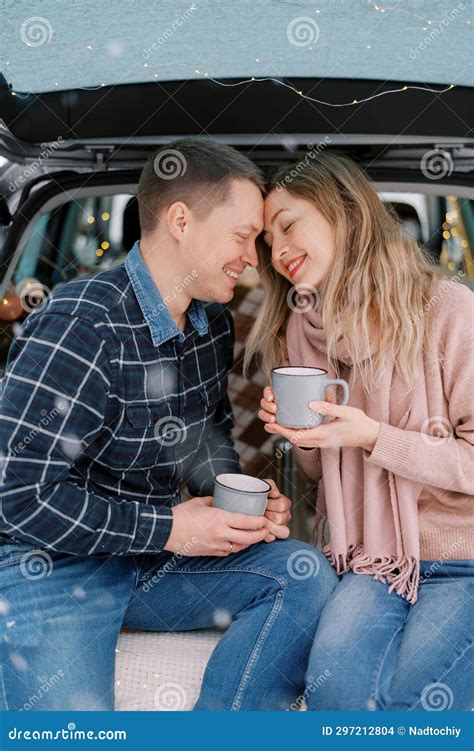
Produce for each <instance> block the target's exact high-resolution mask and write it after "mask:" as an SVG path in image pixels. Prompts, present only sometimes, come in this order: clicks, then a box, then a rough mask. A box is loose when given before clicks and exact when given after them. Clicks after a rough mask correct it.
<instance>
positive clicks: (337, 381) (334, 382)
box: [326, 378, 349, 406]
mask: <svg viewBox="0 0 474 751" xmlns="http://www.w3.org/2000/svg"><path fill="white" fill-rule="evenodd" d="M326 384H327V385H328V386H342V389H343V391H344V396H343V397H342V402H341V405H342V406H344V405H345V404H347V402H348V401H349V386H348V385H347V383H346V381H343V380H342V378H328V379H327V381H326Z"/></svg>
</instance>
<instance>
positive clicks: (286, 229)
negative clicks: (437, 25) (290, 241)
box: [283, 222, 294, 235]
mask: <svg viewBox="0 0 474 751" xmlns="http://www.w3.org/2000/svg"><path fill="white" fill-rule="evenodd" d="M293 225H294V222H290V223H289V224H287V225H286V227H284V228H283V234H284V235H286V233H287V232H288V230H289V229H290V228H291V227H292V226H293Z"/></svg>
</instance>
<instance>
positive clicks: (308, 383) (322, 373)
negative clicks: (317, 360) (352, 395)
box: [272, 366, 349, 428]
mask: <svg viewBox="0 0 474 751" xmlns="http://www.w3.org/2000/svg"><path fill="white" fill-rule="evenodd" d="M327 375H328V372H327V370H323V369H322V368H312V367H306V366H289V367H280V368H273V370H272V389H273V394H274V397H275V402H276V404H277V405H278V412H277V413H276V420H277V422H278V424H279V425H283V426H284V427H287V428H314V427H316V426H317V425H320V424H321V423H322V421H323V420H324V415H321V414H320V413H318V412H314V411H313V410H312V409H311V408H310V406H309V404H310V402H313V401H324V399H325V395H326V389H327V388H328V386H332V385H336V386H341V388H342V389H343V391H344V396H343V400H342V402H341V404H347V402H348V401H349V386H348V385H347V383H346V381H344V380H342V378H328V377H327Z"/></svg>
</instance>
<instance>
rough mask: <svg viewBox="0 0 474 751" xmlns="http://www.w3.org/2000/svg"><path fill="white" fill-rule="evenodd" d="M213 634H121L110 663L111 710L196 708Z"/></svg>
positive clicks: (217, 634)
mask: <svg viewBox="0 0 474 751" xmlns="http://www.w3.org/2000/svg"><path fill="white" fill-rule="evenodd" d="M221 636H222V631H220V630H217V629H203V630H201V631H178V632H176V633H173V634H171V633H155V632H150V631H133V632H128V631H122V632H121V633H120V636H119V639H118V642H117V650H116V662H115V667H116V670H115V709H116V710H130V711H134V710H135V711H136V710H153V711H155V712H156V711H167V710H189V709H192V708H193V706H194V704H195V703H196V701H197V699H198V696H199V692H200V688H201V681H202V677H203V674H204V670H205V668H206V665H207V662H208V660H209V657H210V656H211V653H212V651H213V649H214V647H215V646H216V644H217V643H218V641H219V639H220V638H221Z"/></svg>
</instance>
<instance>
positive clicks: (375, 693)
mask: <svg viewBox="0 0 474 751" xmlns="http://www.w3.org/2000/svg"><path fill="white" fill-rule="evenodd" d="M407 617H408V612H407V613H406V614H405V616H404V617H403V618H402V620H400V622H399V623H398V624H397V627H396V629H395V630H394V632H393V634H392V636H391V637H390V641H389V642H388V643H387V646H386V647H385V649H384V651H383V652H382V654H381V656H380V660H379V662H378V664H377V666H376V668H375V670H374V680H373V683H372V692H371V693H372V694H373V696H374V698H375V702H376V705H377V708H378V709H383V708H384V707H383V706H382V702H381V700H380V691H379V679H380V673H381V670H382V666H383V664H384V662H385V659H386V657H387V652H388V651H389V649H390V647H391V645H392V643H393V640H394V639H395V637H396V636H397V634H398V633H399V632H400V631H403V629H404V627H405V622H406V619H407Z"/></svg>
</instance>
